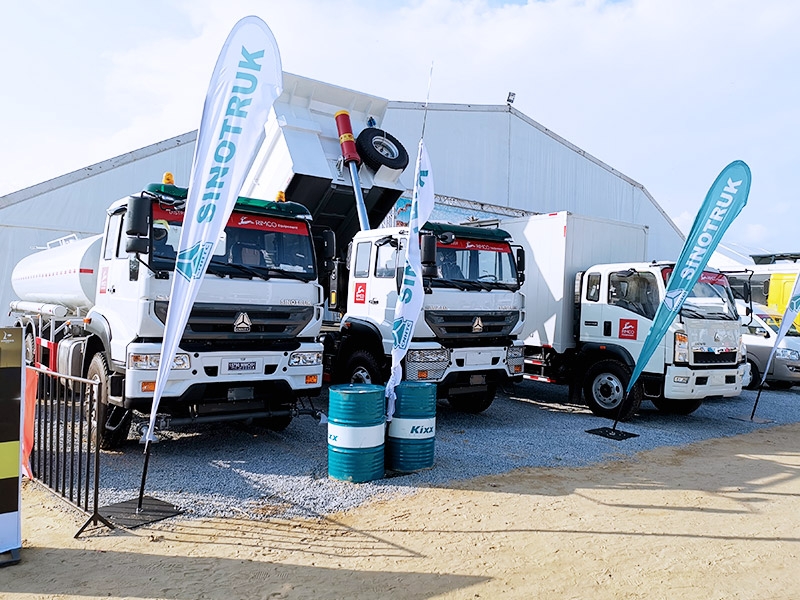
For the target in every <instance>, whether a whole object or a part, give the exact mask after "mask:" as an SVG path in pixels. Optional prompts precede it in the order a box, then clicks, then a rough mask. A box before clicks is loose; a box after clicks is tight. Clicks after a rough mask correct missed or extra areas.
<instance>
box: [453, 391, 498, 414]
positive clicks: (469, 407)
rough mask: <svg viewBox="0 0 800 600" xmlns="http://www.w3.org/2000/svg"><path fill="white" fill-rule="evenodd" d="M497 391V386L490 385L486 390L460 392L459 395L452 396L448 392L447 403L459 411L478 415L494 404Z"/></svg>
mask: <svg viewBox="0 0 800 600" xmlns="http://www.w3.org/2000/svg"><path fill="white" fill-rule="evenodd" d="M496 393H497V386H495V385H490V386H488V388H487V390H486V391H485V392H476V393H474V394H458V395H457V396H450V395H449V394H448V395H447V403H448V404H449V405H450V406H452V407H453V408H455V409H456V410H457V411H460V412H465V413H469V414H471V415H477V414H478V413H482V412H483V411H485V410H486V409H487V408H489V407H490V406H491V405H492V402H494V397H495V394H496Z"/></svg>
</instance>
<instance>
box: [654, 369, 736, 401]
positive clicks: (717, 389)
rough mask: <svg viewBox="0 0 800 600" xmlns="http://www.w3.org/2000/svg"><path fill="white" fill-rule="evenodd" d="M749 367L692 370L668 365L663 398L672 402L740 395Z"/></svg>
mask: <svg viewBox="0 0 800 600" xmlns="http://www.w3.org/2000/svg"><path fill="white" fill-rule="evenodd" d="M748 368H749V365H746V364H743V365H738V366H737V367H728V368H725V369H703V370H693V369H690V368H689V367H679V366H675V365H670V366H668V367H667V374H666V376H665V377H664V397H665V398H669V399H674V400H692V399H696V398H708V397H710V396H722V397H724V398H730V397H732V396H738V395H739V394H741V393H742V381H743V379H744V376H745V373H746V369H748Z"/></svg>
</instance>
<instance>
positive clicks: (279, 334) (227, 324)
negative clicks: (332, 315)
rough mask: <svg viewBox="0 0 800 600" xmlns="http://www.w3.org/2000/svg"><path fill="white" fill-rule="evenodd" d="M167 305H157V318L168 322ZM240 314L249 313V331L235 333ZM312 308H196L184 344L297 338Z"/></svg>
mask: <svg viewBox="0 0 800 600" xmlns="http://www.w3.org/2000/svg"><path fill="white" fill-rule="evenodd" d="M168 306H169V303H168V302H164V301H160V302H156V303H155V314H156V316H157V317H158V319H159V320H160V321H161V322H162V323H166V320H167V307H168ZM240 313H246V314H247V317H248V319H249V321H250V331H234V323H235V322H236V319H237V317H238V316H239V314H240ZM313 316H314V307H313V306H259V305H231V304H195V305H194V307H192V312H191V313H190V314H189V321H188V323H187V324H186V329H184V331H183V336H182V340H186V341H192V340H203V341H206V340H209V341H213V340H232V339H234V340H262V341H268V340H285V339H291V338H294V337H296V336H297V335H298V334H299V333H300V332H301V331H302V330H303V328H304V327H305V326H306V325H308V323H309V322H311V319H312V317H313Z"/></svg>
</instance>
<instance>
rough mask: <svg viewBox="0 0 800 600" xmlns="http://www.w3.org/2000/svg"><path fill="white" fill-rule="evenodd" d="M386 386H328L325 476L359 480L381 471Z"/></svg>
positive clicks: (379, 477)
mask: <svg viewBox="0 0 800 600" xmlns="http://www.w3.org/2000/svg"><path fill="white" fill-rule="evenodd" d="M384 392H385V388H384V387H383V386H382V385H370V384H355V383H349V384H342V385H333V386H331V387H330V388H329V390H328V476H329V477H330V478H331V479H339V480H342V481H352V482H354V483H362V482H365V481H373V480H375V479H381V478H382V477H383V475H384V462H385V456H384V447H385V437H384V436H385V430H386V401H385V398H384Z"/></svg>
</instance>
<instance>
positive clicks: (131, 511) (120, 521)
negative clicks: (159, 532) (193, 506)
mask: <svg viewBox="0 0 800 600" xmlns="http://www.w3.org/2000/svg"><path fill="white" fill-rule="evenodd" d="M140 502H141V508H139V504H140ZM100 511H102V513H103V515H104V516H105V517H107V518H108V520H109V521H111V522H112V523H114V524H115V525H119V526H120V527H126V528H128V529H133V528H134V527H140V526H141V525H147V524H149V523H155V522H156V521H161V520H163V519H168V518H169V517H174V516H177V515H180V514H182V513H183V511H182V510H181V509H179V508H178V507H177V506H175V505H174V504H170V503H169V502H164V501H163V500H158V499H156V498H153V497H151V496H144V497H143V498H141V500H140V499H139V498H132V499H131V500H125V501H123V502H117V503H116V504H109V505H108V506H101V507H100Z"/></svg>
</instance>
